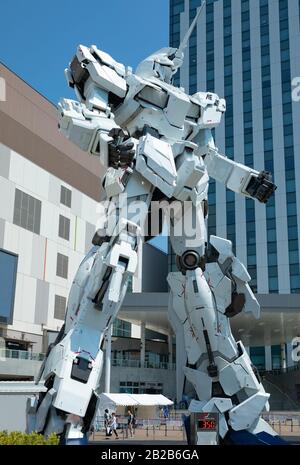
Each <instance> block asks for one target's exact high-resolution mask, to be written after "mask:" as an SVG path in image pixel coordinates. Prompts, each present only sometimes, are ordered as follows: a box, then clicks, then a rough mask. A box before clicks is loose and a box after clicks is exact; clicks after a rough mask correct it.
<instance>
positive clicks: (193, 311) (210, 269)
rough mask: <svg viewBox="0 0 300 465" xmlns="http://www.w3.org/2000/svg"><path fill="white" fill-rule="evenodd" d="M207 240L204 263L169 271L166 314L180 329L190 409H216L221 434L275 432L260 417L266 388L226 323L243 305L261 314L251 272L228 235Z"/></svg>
mask: <svg viewBox="0 0 300 465" xmlns="http://www.w3.org/2000/svg"><path fill="white" fill-rule="evenodd" d="M211 243H212V245H213V253H212V254H211V255H210V256H209V257H206V260H207V263H206V264H205V267H204V266H202V268H203V269H201V268H200V267H197V268H195V269H193V270H188V269H186V270H181V271H182V272H181V273H170V274H169V277H168V282H169V284H170V287H171V298H170V308H169V314H170V315H172V314H173V317H172V316H171V322H172V320H173V327H174V329H175V330H176V334H177V335H178V333H181V334H179V336H180V338H179V340H181V341H184V345H185V347H184V350H185V351H186V356H187V362H188V363H187V366H185V367H183V372H184V374H185V377H186V378H187V380H188V381H190V383H191V384H192V385H193V386H194V388H195V391H196V393H197V396H198V399H199V401H193V402H192V403H191V405H190V409H191V411H197V412H217V413H219V418H220V425H219V434H220V437H221V438H224V437H225V436H226V435H227V434H230V432H231V431H247V432H249V433H252V434H253V435H258V434H261V433H264V434H265V433H266V434H268V435H271V436H275V435H276V433H275V432H274V431H273V430H272V428H270V427H269V425H268V424H267V423H266V422H265V421H264V420H263V419H262V418H261V414H262V412H263V410H266V409H268V398H269V394H267V393H266V392H265V390H264V388H263V386H262V383H261V381H260V379H259V376H258V373H257V371H256V370H255V369H253V365H252V363H251V360H250V358H249V356H248V354H247V352H246V350H245V348H244V346H243V344H242V343H241V342H236V341H235V340H234V338H233V335H232V332H231V328H230V323H229V319H230V317H233V316H234V315H236V314H238V313H239V312H240V311H242V310H243V311H252V312H253V313H254V315H255V316H258V314H259V305H258V303H257V301H256V299H255V297H254V295H253V293H252V291H251V289H250V287H249V285H248V281H249V280H250V276H249V275H248V273H247V271H246V269H245V267H244V266H243V265H242V264H241V263H240V262H239V260H238V259H236V257H234V255H233V253H232V248H231V243H230V241H226V240H224V239H221V238H217V237H214V236H212V237H211ZM174 322H175V323H176V322H177V323H179V322H180V323H181V325H180V324H177V325H176V324H174ZM180 326H181V329H180Z"/></svg>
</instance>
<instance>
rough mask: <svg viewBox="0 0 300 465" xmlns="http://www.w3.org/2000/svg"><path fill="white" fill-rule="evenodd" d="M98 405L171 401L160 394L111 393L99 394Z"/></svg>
mask: <svg viewBox="0 0 300 465" xmlns="http://www.w3.org/2000/svg"><path fill="white" fill-rule="evenodd" d="M99 400H100V405H101V404H102V405H103V404H109V403H113V404H115V405H124V406H133V405H149V406H155V405H173V402H172V401H171V400H170V399H168V398H167V397H165V396H163V395H162V394H123V393H122V394H111V393H106V392H104V393H102V394H100V395H99Z"/></svg>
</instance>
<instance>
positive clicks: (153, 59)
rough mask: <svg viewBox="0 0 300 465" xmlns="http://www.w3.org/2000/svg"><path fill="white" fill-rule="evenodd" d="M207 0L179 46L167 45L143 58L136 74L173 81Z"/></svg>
mask: <svg viewBox="0 0 300 465" xmlns="http://www.w3.org/2000/svg"><path fill="white" fill-rule="evenodd" d="M205 4H206V0H204V1H203V3H202V5H201V7H200V8H199V10H198V12H197V14H196V16H195V18H194V20H193V22H192V23H191V25H190V27H189V29H188V31H187V33H186V34H185V36H184V38H183V40H182V42H181V44H180V45H179V47H178V48H172V47H165V48H162V49H160V50H158V51H157V52H155V53H153V54H152V55H150V56H149V57H147V58H146V59H145V60H143V61H142V62H141V63H140V64H139V65H138V67H137V69H136V74H137V75H138V76H141V77H144V78H151V77H155V78H158V79H160V80H161V81H164V82H167V83H168V84H170V83H171V81H172V77H173V76H174V74H176V72H177V71H178V69H179V68H180V67H181V66H182V64H183V60H184V51H185V49H186V47H187V45H188V42H189V39H190V37H191V35H192V33H193V31H194V29H195V27H196V24H197V22H198V19H199V17H200V16H201V13H202V12H203V9H204V7H205Z"/></svg>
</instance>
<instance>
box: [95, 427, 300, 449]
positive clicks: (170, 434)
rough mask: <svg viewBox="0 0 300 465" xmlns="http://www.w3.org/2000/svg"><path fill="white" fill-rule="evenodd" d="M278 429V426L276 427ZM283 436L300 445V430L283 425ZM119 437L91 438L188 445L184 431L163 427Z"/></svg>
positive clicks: (101, 441) (107, 441) (103, 441)
mask: <svg viewBox="0 0 300 465" xmlns="http://www.w3.org/2000/svg"><path fill="white" fill-rule="evenodd" d="M276 429H277V428H276ZM281 429H282V430H283V431H281V435H280V436H281V437H282V438H283V439H284V440H285V441H288V442H290V443H291V444H296V445H300V430H299V431H293V432H291V431H290V430H289V429H288V428H285V427H281ZM278 432H279V431H278ZM119 438H120V439H116V438H115V437H114V436H110V437H109V438H106V437H105V433H104V432H97V433H95V434H94V436H91V438H90V444H91V445H97V446H99V445H103V444H114V445H117V444H125V445H133V444H136V445H146V446H147V445H149V446H150V445H151V446H152V445H172V446H173V445H187V441H186V438H185V433H184V432H183V431H167V436H166V431H164V430H163V429H161V430H159V429H158V428H155V429H154V430H153V429H152V430H148V432H147V430H143V429H137V430H136V431H135V435H134V437H133V438H130V437H126V434H125V432H124V434H122V432H121V431H119Z"/></svg>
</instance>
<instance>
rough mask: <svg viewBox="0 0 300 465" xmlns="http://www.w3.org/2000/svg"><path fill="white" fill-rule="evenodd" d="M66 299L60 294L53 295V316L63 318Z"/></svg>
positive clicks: (58, 318)
mask: <svg viewBox="0 0 300 465" xmlns="http://www.w3.org/2000/svg"><path fill="white" fill-rule="evenodd" d="M66 306H67V299H66V298H65V297H62V296H61V295H56V296H55V301H54V318H56V319H57V320H64V319H65V313H66Z"/></svg>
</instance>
